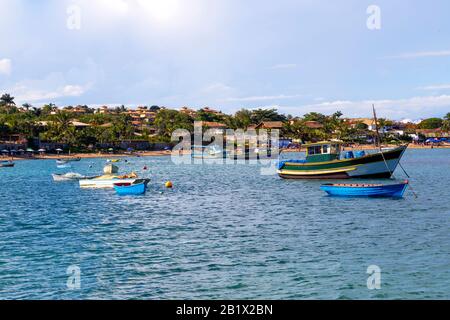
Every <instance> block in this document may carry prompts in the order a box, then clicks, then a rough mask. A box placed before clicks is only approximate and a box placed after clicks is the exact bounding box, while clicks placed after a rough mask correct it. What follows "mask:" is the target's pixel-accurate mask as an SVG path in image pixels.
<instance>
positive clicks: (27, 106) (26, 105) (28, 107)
mask: <svg viewBox="0 0 450 320" xmlns="http://www.w3.org/2000/svg"><path fill="white" fill-rule="evenodd" d="M22 107H24V108H25V110H27V112H28V111H30V109H31V108H33V106H32V105H31V104H30V103H24V104H23V105H22Z"/></svg>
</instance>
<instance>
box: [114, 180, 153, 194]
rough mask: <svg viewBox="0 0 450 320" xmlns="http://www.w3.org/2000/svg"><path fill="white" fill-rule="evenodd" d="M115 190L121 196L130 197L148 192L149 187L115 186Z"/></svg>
mask: <svg viewBox="0 0 450 320" xmlns="http://www.w3.org/2000/svg"><path fill="white" fill-rule="evenodd" d="M114 190H116V193H117V194H118V195H120V196H128V195H140V194H144V193H145V191H146V190H147V185H146V184H145V183H143V182H142V183H138V184H132V185H129V186H121V185H117V184H116V185H114Z"/></svg>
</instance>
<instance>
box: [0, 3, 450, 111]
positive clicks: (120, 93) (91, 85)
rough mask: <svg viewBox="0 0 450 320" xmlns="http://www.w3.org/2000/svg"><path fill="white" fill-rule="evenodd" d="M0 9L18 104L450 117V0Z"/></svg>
mask: <svg viewBox="0 0 450 320" xmlns="http://www.w3.org/2000/svg"><path fill="white" fill-rule="evenodd" d="M371 5H376V6H378V8H379V9H380V15H379V17H380V20H378V19H376V18H377V17H378V16H377V15H373V14H374V13H375V11H372V10H373V9H369V13H368V11H367V10H368V7H369V6H371ZM0 12H2V14H1V18H0V39H1V41H0V92H8V93H10V94H11V95H13V96H15V97H16V102H17V103H18V104H19V103H20V104H22V103H24V102H30V103H32V104H33V105H36V106H40V105H41V104H43V103H48V102H54V103H56V104H58V105H74V104H90V105H103V104H110V105H117V104H125V105H132V106H133V105H141V104H144V105H154V104H156V105H164V106H168V107H172V108H179V107H181V106H190V107H194V108H199V107H203V106H210V107H214V108H217V109H220V110H222V111H224V112H233V111H236V110H238V109H240V108H242V107H246V108H257V107H276V108H278V109H279V111H281V112H285V113H290V114H293V115H302V114H304V113H306V112H310V111H318V112H323V113H332V112H334V111H336V110H341V111H343V112H344V114H345V115H347V116H369V115H370V106H371V104H372V103H375V104H376V106H377V108H378V110H379V113H380V115H381V116H386V117H391V118H395V119H403V118H409V119H418V118H422V117H431V116H443V115H444V114H446V113H447V112H450V20H449V19H448V12H450V2H449V1H448V0H430V1H420V0H396V1H388V0H371V1H365V0H328V1H325V0H322V1H316V0H279V1H268V0H267V1H266V0H245V1H241V0H63V1H61V0H40V1H35V0H0ZM374 18H375V20H374ZM368 21H369V26H371V28H368ZM378 21H380V24H379V26H380V29H376V28H375V29H374V26H375V27H377V26H378V24H377V23H378Z"/></svg>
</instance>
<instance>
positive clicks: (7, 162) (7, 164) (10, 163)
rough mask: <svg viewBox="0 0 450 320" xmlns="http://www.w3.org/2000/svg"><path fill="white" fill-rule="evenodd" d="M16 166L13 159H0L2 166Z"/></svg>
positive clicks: (0, 166) (0, 165)
mask: <svg viewBox="0 0 450 320" xmlns="http://www.w3.org/2000/svg"><path fill="white" fill-rule="evenodd" d="M14 166H15V163H14V162H12V161H0V168H12V167H14Z"/></svg>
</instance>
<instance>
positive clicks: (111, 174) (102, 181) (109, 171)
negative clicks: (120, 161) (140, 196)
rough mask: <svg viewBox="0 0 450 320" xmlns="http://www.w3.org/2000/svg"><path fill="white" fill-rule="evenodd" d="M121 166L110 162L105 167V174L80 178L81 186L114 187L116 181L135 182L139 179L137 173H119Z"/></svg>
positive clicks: (93, 187) (95, 187)
mask: <svg viewBox="0 0 450 320" xmlns="http://www.w3.org/2000/svg"><path fill="white" fill-rule="evenodd" d="M118 171H119V168H118V167H116V166H115V165H113V164H108V165H106V166H105V167H104V168H103V173H104V175H102V176H98V177H95V178H87V179H80V180H79V183H80V188H89V189H99V188H108V189H112V188H114V184H116V183H131V184H132V183H134V182H136V180H138V176H137V174H136V173H134V172H132V173H130V174H125V175H118V174H117V173H118Z"/></svg>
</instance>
